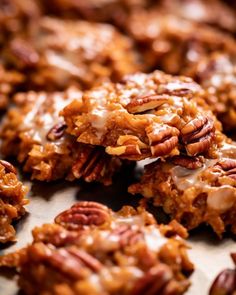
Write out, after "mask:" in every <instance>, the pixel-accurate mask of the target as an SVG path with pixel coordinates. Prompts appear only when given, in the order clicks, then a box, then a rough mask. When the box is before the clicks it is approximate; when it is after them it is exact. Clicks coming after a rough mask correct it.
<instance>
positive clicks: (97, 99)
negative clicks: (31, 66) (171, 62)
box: [62, 71, 219, 160]
mask: <svg viewBox="0 0 236 295" xmlns="http://www.w3.org/2000/svg"><path fill="white" fill-rule="evenodd" d="M202 92H203V90H202V89H201V87H200V86H199V85H198V84H196V83H194V82H193V81H192V80H191V79H189V78H185V77H173V76H170V75H166V74H164V73H162V72H159V71H155V72H153V73H151V74H134V75H130V76H127V77H126V78H124V79H123V82H121V83H117V84H113V83H104V84H103V85H101V86H100V87H98V88H95V89H92V90H90V91H87V92H85V93H84V95H83V96H82V101H80V100H77V101H76V100H75V101H73V102H72V103H71V104H70V105H68V106H67V107H66V108H65V109H64V110H63V112H62V115H63V116H64V118H65V121H66V123H67V125H68V132H69V133H70V134H72V135H74V136H76V137H77V141H78V142H82V143H86V144H92V145H100V146H104V147H106V152H107V153H108V154H110V155H115V156H119V157H120V158H125V159H130V160H140V159H144V158H147V157H160V156H163V157H164V156H168V155H177V154H179V153H180V151H181V150H184V151H186V152H187V153H188V154H189V155H192V156H193V155H197V154H204V153H208V154H211V153H212V152H213V150H214V149H215V146H216V145H217V136H216V134H217V133H218V132H219V131H218V129H219V123H218V122H217V121H216V119H215V117H214V116H213V114H212V113H211V112H210V111H209V110H207V109H206V108H205V104H204V101H203V100H202V97H203V96H202Z"/></svg>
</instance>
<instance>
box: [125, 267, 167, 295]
mask: <svg viewBox="0 0 236 295" xmlns="http://www.w3.org/2000/svg"><path fill="white" fill-rule="evenodd" d="M172 278H173V274H172V272H171V270H170V268H169V267H168V266H167V265H165V264H161V263H160V264H159V265H157V266H155V267H153V268H151V269H150V270H149V271H148V272H147V273H146V274H145V275H144V276H143V277H142V278H140V279H139V280H138V281H137V282H136V284H135V286H134V288H133V290H132V291H131V295H143V294H145V295H155V294H163V291H164V289H165V288H166V286H167V285H168V283H169V282H170V281H171V279H172ZM165 294H166V293H165ZM166 295H167V294H166Z"/></svg>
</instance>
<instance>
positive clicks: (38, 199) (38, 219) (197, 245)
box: [0, 169, 236, 295]
mask: <svg viewBox="0 0 236 295" xmlns="http://www.w3.org/2000/svg"><path fill="white" fill-rule="evenodd" d="M139 170H140V169H139ZM136 178H137V173H136V175H135V176H134V175H133V173H132V171H130V170H129V169H125V170H124V171H123V172H122V173H120V174H118V175H117V176H116V178H115V181H114V183H113V185H112V186H109V187H104V186H103V185H101V184H86V183H82V182H73V183H68V182H55V183H49V184H45V183H40V182H33V183H32V182H27V181H24V179H23V181H24V183H26V184H27V185H28V186H29V187H30V193H29V199H30V204H29V205H28V206H27V210H28V214H27V215H26V216H25V217H24V218H23V219H22V220H20V221H18V222H17V224H16V229H17V239H18V241H17V243H14V244H10V245H4V246H1V247H0V255H2V254H4V253H10V252H13V251H14V250H16V249H19V248H21V247H23V246H24V245H26V244H27V243H29V242H30V241H31V240H32V238H31V230H32V229H33V228H34V227H35V226H36V225H41V224H43V223H47V222H52V221H53V219H54V217H55V216H56V215H57V214H58V213H59V212H61V211H62V210H65V209H67V208H69V207H70V206H71V205H72V204H74V203H75V202H76V201H78V200H88V201H99V202H101V203H104V204H106V205H107V206H109V207H110V208H112V209H113V210H118V209H120V208H121V207H122V205H127V204H129V205H133V206H135V205H137V204H138V198H137V197H135V196H132V195H129V194H128V193H127V187H128V185H129V184H130V183H131V182H134V181H135V179H136ZM154 214H155V216H157V218H158V220H159V221H164V219H165V216H163V213H161V212H159V211H158V210H156V209H154ZM188 243H189V245H190V246H191V247H192V249H191V250H190V253H189V254H190V257H191V259H192V261H193V262H194V264H195V272H194V274H193V275H192V277H191V281H192V286H191V288H190V289H189V291H188V292H187V293H186V294H187V295H207V294H208V290H209V287H210V284H211V281H212V280H213V279H214V277H215V276H216V275H217V274H218V273H219V272H220V271H221V270H222V269H223V268H227V267H232V266H233V263H232V262H231V260H230V257H229V253H230V252H232V251H235V250H236V248H235V242H234V240H233V238H232V237H231V236H227V237H225V238H224V239H223V240H222V241H219V240H218V239H217V237H216V236H215V235H214V234H213V232H212V231H211V230H210V229H209V228H207V227H202V228H200V229H197V230H194V231H193V232H192V233H191V234H190V237H189V239H188ZM16 294H20V293H19V292H18V288H17V284H16V277H14V274H13V273H12V272H11V271H6V270H4V271H2V273H1V276H0V295H16Z"/></svg>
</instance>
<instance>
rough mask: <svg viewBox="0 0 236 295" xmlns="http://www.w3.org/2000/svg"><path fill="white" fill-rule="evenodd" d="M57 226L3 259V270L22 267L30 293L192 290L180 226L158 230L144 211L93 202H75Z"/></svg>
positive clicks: (45, 229)
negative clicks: (118, 208)
mask: <svg viewBox="0 0 236 295" xmlns="http://www.w3.org/2000/svg"><path fill="white" fill-rule="evenodd" d="M55 222H56V224H51V225H50V224H46V225H43V226H42V227H40V228H36V229H34V231H33V236H34V241H33V243H32V245H29V246H28V247H26V248H25V249H23V250H21V251H20V252H18V255H16V254H13V255H11V254H10V255H6V256H5V257H2V258H1V259H0V265H2V266H17V267H18V268H19V275H20V280H19V284H20V286H21V287H22V289H23V290H24V291H25V293H26V294H32V293H33V289H35V287H37V292H38V294H43V293H44V292H47V293H48V294H54V292H56V290H57V291H60V292H61V293H62V291H64V292H65V291H67V292H70V293H71V294H132V295H134V294H136V295H138V294H143V292H144V290H145V294H148V295H149V294H153V290H155V292H156V293H160V292H161V293H163V294H183V293H184V291H185V290H186V289H187V288H188V285H189V283H188V280H187V276H188V275H189V274H190V273H191V272H192V270H193V266H192V264H191V262H190V261H189V260H188V257H187V253H186V244H185V243H184V242H183V240H181V238H179V237H177V236H176V232H179V233H183V234H184V233H185V232H184V230H183V228H181V226H180V225H178V224H177V223H176V222H173V223H172V224H171V225H169V226H158V225H157V224H156V222H155V220H154V218H153V217H152V215H150V214H149V213H147V212H146V211H145V210H144V209H138V211H136V210H135V209H133V208H131V207H123V208H122V210H121V211H119V212H118V213H114V212H112V211H111V210H110V209H108V208H107V207H106V206H104V205H101V204H98V203H94V202H79V203H77V204H75V205H74V206H73V207H72V208H71V209H68V210H66V211H64V212H62V213H61V214H60V215H58V216H57V217H56V219H55ZM168 236H169V237H168ZM19 256H20V257H19ZM39 274H40V278H41V279H40V280H39ZM49 274H50V279H49V277H48V275H49ZM46 278H47V279H46ZM60 292H59V293H60ZM173 292H174V293H173Z"/></svg>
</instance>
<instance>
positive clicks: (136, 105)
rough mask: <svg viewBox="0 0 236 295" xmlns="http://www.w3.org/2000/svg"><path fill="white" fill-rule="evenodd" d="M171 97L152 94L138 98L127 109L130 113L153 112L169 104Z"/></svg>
mask: <svg viewBox="0 0 236 295" xmlns="http://www.w3.org/2000/svg"><path fill="white" fill-rule="evenodd" d="M168 100H169V96H164V95H157V94H150V95H146V96H141V97H136V98H134V99H132V100H131V102H130V103H129V104H127V106H126V109H127V111H128V112H129V113H132V114H136V113H143V112H145V111H148V110H153V109H156V108H158V107H159V106H161V105H163V104H164V103H167V102H168Z"/></svg>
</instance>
